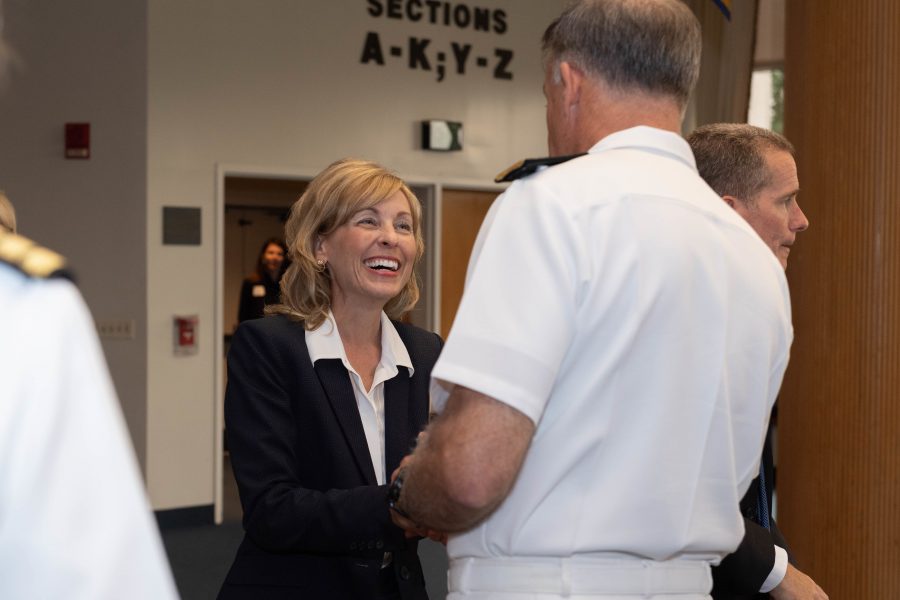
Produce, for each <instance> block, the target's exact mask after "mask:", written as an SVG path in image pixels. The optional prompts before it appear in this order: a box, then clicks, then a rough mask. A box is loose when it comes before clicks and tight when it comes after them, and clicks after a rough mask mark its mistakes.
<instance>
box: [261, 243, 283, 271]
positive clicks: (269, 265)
mask: <svg viewBox="0 0 900 600" xmlns="http://www.w3.org/2000/svg"><path fill="white" fill-rule="evenodd" d="M262 263H263V266H264V267H265V268H266V270H267V271H269V272H270V273H277V272H278V271H279V270H280V269H281V265H282V263H284V250H282V248H281V246H279V245H278V244H269V245H268V246H266V249H265V251H264V252H263V256H262Z"/></svg>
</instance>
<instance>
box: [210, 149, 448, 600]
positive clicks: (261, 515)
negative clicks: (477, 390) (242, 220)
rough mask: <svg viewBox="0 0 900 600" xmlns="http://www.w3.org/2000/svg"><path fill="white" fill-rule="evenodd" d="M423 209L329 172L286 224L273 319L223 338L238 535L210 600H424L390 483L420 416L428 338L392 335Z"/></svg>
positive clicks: (405, 301) (357, 165)
mask: <svg viewBox="0 0 900 600" xmlns="http://www.w3.org/2000/svg"><path fill="white" fill-rule="evenodd" d="M420 220H421V207H420V205H419V202H418V200H417V199H416V197H415V196H414V195H413V194H412V192H411V191H410V190H409V188H408V187H407V186H406V185H405V184H404V183H403V182H402V181H401V180H400V179H399V178H398V177H397V176H396V175H394V174H393V173H391V172H389V171H386V170H385V169H384V168H382V167H380V166H379V165H376V164H374V163H369V162H364V161H357V160H343V161H338V162H336V163H334V164H332V165H331V166H329V167H328V168H326V169H325V170H324V171H323V172H322V173H320V174H319V175H318V176H317V177H316V178H315V179H314V180H313V181H312V182H311V183H310V185H309V187H308V189H307V190H306V192H305V193H304V194H303V196H302V197H301V198H300V199H299V200H298V201H297V202H296V203H295V204H294V206H293V208H292V209H291V214H290V217H289V219H288V222H287V225H286V234H287V243H288V248H289V255H290V258H291V266H290V267H289V268H288V271H287V272H286V273H285V275H284V277H283V279H282V304H280V305H277V306H276V307H275V312H276V313H277V314H275V315H274V316H269V317H266V318H263V319H257V320H252V321H247V322H246V323H243V324H241V326H240V327H239V328H238V329H237V332H236V333H235V335H234V338H233V340H232V344H231V349H230V352H229V355H228V387H227V391H226V395H225V422H226V431H227V436H228V448H229V450H230V452H231V464H232V467H233V469H234V474H235V478H236V480H237V484H238V489H239V491H240V496H241V505H242V506H243V510H244V520H243V524H244V530H245V536H244V540H243V542H242V543H241V545H240V547H239V548H238V551H237V556H236V557H235V560H234V564H233V565H232V567H231V569H230V571H229V573H228V575H227V577H226V579H225V582H224V584H223V587H222V589H221V591H220V593H219V598H220V599H222V600H231V599H251V598H252V599H253V600H266V599H275V598H292V599H299V598H310V599H316V600H318V599H328V600H332V599H334V600H340V599H344V598H346V599H352V600H367V599H373V600H374V599H378V600H381V599H402V600H422V599H427V594H426V592H425V583H424V579H423V576H422V568H421V565H420V563H419V559H418V556H417V554H416V544H417V539H418V538H417V537H416V536H414V535H413V534H411V533H404V531H403V530H402V529H400V528H398V527H396V526H395V525H394V524H393V523H392V521H391V517H390V514H389V512H388V504H387V487H388V484H389V483H390V475H391V473H392V472H393V471H394V469H395V468H396V467H397V465H398V464H399V463H400V460H401V459H402V458H403V456H404V455H405V454H407V453H408V451H409V449H410V447H411V446H412V444H413V443H414V441H415V439H416V436H417V435H418V433H419V432H420V431H421V430H422V429H423V428H424V427H425V424H426V422H427V420H428V414H429V380H430V375H431V368H432V366H433V365H434V362H435V361H436V360H437V356H438V353H439V352H440V348H441V345H442V342H441V339H440V338H439V337H438V336H437V335H436V334H434V333H430V332H426V331H424V330H421V329H418V328H416V327H413V326H411V325H407V324H403V323H400V322H398V321H394V320H391V319H392V318H393V319H396V318H398V317H399V316H400V315H402V314H403V313H404V312H406V311H408V310H409V309H410V308H412V306H413V305H414V304H415V302H416V300H417V299H418V295H419V291H418V287H417V284H416V278H415V276H414V268H415V264H416V262H417V261H418V260H419V259H420V258H421V256H422V252H423V248H424V245H423V241H422V234H421V223H420Z"/></svg>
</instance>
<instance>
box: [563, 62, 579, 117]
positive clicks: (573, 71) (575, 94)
mask: <svg viewBox="0 0 900 600" xmlns="http://www.w3.org/2000/svg"><path fill="white" fill-rule="evenodd" d="M559 79H560V83H561V84H562V86H563V101H564V103H565V105H566V106H573V105H575V104H578V102H579V101H580V100H581V91H582V90H581V86H582V84H583V83H584V71H582V70H581V69H579V68H578V67H577V66H575V65H573V64H572V63H570V62H567V61H561V62H560V63H559Z"/></svg>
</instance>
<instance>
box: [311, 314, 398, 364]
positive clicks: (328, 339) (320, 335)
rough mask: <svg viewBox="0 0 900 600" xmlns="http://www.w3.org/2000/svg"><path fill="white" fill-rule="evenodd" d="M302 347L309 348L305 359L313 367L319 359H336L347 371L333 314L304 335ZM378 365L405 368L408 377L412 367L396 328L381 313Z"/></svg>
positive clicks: (341, 343) (342, 346)
mask: <svg viewBox="0 0 900 600" xmlns="http://www.w3.org/2000/svg"><path fill="white" fill-rule="evenodd" d="M306 347H307V348H308V349H309V358H310V359H311V360H312V362H313V364H315V363H316V361H317V360H321V359H339V360H340V361H341V362H342V363H344V367H345V368H346V369H347V370H348V371H349V370H351V366H350V361H349V360H348V359H347V353H346V352H345V351H344V343H343V342H342V341H341V334H340V332H339V331H338V328H337V323H335V321H334V315H333V314H332V313H331V310H329V311H328V316H327V317H326V318H325V320H324V321H322V324H321V325H319V326H318V327H316V328H315V329H313V330H312V331H307V332H306ZM380 364H381V365H382V366H384V367H387V368H392V369H393V370H395V371H396V368H397V367H406V368H407V369H408V371H409V376H410V377H412V374H413V372H414V370H415V369H413V366H412V360H410V358H409V352H408V351H407V350H406V345H405V344H404V343H403V340H401V339H400V334H399V333H397V328H396V327H394V324H393V323H391V320H390V319H389V318H388V316H387V315H386V314H384V311H382V312H381V363H380Z"/></svg>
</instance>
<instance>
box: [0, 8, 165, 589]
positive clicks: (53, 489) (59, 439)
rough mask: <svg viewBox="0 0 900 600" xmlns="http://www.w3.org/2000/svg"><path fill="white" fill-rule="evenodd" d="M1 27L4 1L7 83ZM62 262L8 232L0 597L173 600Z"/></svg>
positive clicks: (126, 445) (89, 325)
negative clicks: (3, 36)
mask: <svg viewBox="0 0 900 600" xmlns="http://www.w3.org/2000/svg"><path fill="white" fill-rule="evenodd" d="M2 22H3V21H2V6H0V80H3V78H4V77H3V74H4V70H5V66H6V63H7V59H8V57H9V53H10V49H9V46H8V45H7V44H6V43H5V42H4V41H3V39H2ZM9 229H14V223H13V227H11V228H9ZM64 267H65V263H64V261H63V259H62V258H61V257H60V256H59V255H58V254H55V253H53V252H51V251H49V250H46V249H45V248H41V247H40V246H38V245H37V244H35V243H34V242H32V241H31V240H28V239H26V238H24V237H21V236H18V235H15V234H14V233H12V232H11V231H5V230H3V229H2V228H0V332H2V335H0V382H2V385H0V564H2V565H3V575H2V577H0V598H66V599H71V600H119V599H121V598H128V599H129V600H132V599H139V600H140V599H146V600H168V599H172V598H176V597H177V592H176V590H175V584H174V582H173V580H172V575H171V573H170V571H169V566H168V563H167V562H166V557H165V554H164V553H163V547H162V543H161V542H160V539H159V532H158V531H157V529H156V523H155V522H154V520H153V516H152V513H151V510H150V506H149V504H148V502H147V498H146V496H145V493H144V487H143V482H142V481H141V478H140V472H139V471H138V466H137V461H136V460H135V457H134V451H133V449H132V446H131V441H130V440H129V438H128V433H127V431H126V429H125V423H124V420H123V419H122V414H121V410H120V408H119V403H118V400H117V399H116V394H115V390H114V389H113V385H112V381H111V380H110V377H109V372H108V371H107V368H106V363H105V362H104V359H103V353H102V351H101V348H100V343H99V341H98V339H97V334H96V332H95V331H94V324H93V322H92V320H91V315H90V314H89V313H88V310H87V307H86V306H85V304H84V301H83V300H82V299H81V296H80V294H79V293H78V290H77V289H76V288H75V286H74V285H72V283H71V282H70V281H68V280H67V279H66V278H65V276H64V275H65V270H64Z"/></svg>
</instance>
